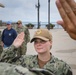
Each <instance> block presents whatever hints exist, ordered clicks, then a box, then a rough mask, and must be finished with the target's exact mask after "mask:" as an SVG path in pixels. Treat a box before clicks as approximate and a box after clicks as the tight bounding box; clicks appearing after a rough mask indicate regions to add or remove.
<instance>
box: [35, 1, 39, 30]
mask: <svg viewBox="0 0 76 75" xmlns="http://www.w3.org/2000/svg"><path fill="white" fill-rule="evenodd" d="M36 8H37V15H38V27H37V29H39V28H40V21H39V18H40V17H39V16H40V15H39V11H40V10H39V9H40V2H39V0H38V4H37V5H36Z"/></svg>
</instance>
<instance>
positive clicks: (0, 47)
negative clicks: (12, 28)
mask: <svg viewBox="0 0 76 75" xmlns="http://www.w3.org/2000/svg"><path fill="white" fill-rule="evenodd" d="M2 51H3V48H2V46H1V31H0V56H1V53H2Z"/></svg>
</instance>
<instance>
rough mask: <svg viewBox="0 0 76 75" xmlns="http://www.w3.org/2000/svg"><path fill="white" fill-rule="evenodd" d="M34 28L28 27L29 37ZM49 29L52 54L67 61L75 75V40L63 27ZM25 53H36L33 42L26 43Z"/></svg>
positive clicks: (32, 33)
mask: <svg viewBox="0 0 76 75" xmlns="http://www.w3.org/2000/svg"><path fill="white" fill-rule="evenodd" d="M36 30H37V29H29V31H30V36H31V38H32V37H33V35H34V32H35V31H36ZM49 31H50V32H51V33H52V35H53V46H52V49H51V52H52V54H53V55H54V56H55V57H58V58H59V59H62V60H64V61H65V62H67V63H68V64H69V65H70V66H71V68H72V71H73V75H76V40H73V39H71V38H70V37H69V35H68V34H67V32H66V31H64V30H63V29H51V30H49ZM26 54H28V55H33V54H37V53H36V51H35V49H34V46H33V43H28V45H27V53H26Z"/></svg>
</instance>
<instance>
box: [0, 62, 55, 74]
mask: <svg viewBox="0 0 76 75" xmlns="http://www.w3.org/2000/svg"><path fill="white" fill-rule="evenodd" d="M0 75H54V74H52V73H51V72H49V71H47V70H45V69H39V68H33V69H27V68H24V67H22V66H17V65H12V64H8V63H0Z"/></svg>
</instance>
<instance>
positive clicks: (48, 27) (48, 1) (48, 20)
mask: <svg viewBox="0 0 76 75" xmlns="http://www.w3.org/2000/svg"><path fill="white" fill-rule="evenodd" d="M48 30H50V0H48Z"/></svg>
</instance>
